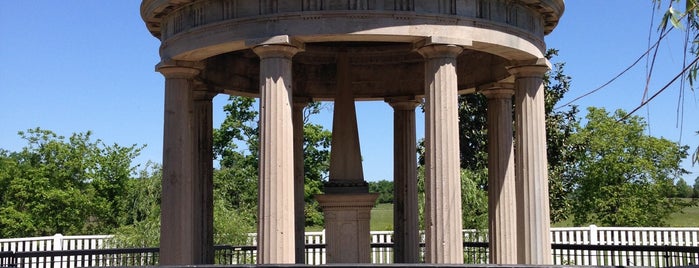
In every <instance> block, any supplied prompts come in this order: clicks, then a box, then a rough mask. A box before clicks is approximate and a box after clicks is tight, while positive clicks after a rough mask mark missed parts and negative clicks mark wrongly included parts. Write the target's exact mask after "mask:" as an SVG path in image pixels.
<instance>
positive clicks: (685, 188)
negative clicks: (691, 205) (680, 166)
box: [674, 179, 694, 198]
mask: <svg viewBox="0 0 699 268" xmlns="http://www.w3.org/2000/svg"><path fill="white" fill-rule="evenodd" d="M675 192H676V194H675V196H674V197H680V198H692V197H694V189H692V187H691V186H689V184H687V182H686V181H684V180H683V179H679V180H677V183H675Z"/></svg>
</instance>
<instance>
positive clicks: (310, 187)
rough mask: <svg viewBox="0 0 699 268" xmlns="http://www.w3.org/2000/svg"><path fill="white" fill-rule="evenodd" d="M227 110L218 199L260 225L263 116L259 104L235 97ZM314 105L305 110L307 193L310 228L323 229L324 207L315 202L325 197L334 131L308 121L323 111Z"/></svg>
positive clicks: (217, 147)
mask: <svg viewBox="0 0 699 268" xmlns="http://www.w3.org/2000/svg"><path fill="white" fill-rule="evenodd" d="M229 101H230V102H229V103H228V104H226V105H225V106H224V111H225V112H226V119H225V120H224V121H223V123H222V124H221V126H220V127H219V128H217V129H215V130H214V153H215V155H216V157H217V158H218V159H219V160H220V164H221V169H220V170H219V171H217V172H215V173H216V174H215V175H214V178H215V179H214V185H215V189H216V191H217V192H218V194H217V195H216V196H218V197H220V198H223V199H224V200H225V202H226V204H229V206H230V207H231V208H235V210H236V211H237V212H239V214H240V215H244V216H246V219H247V221H249V222H252V223H254V222H255V221H256V217H257V216H256V215H257V214H256V213H255V211H257V198H258V187H257V177H258V151H259V124H258V122H259V112H258V111H257V110H256V105H257V104H256V100H255V99H253V98H247V97H238V96H231V97H230V98H229ZM322 109H323V108H322V105H321V104H320V103H311V104H310V105H308V106H307V107H306V109H305V110H304V145H303V148H304V173H305V178H304V182H305V185H304V192H305V201H306V206H305V209H304V213H305V214H306V226H313V225H322V224H323V215H322V213H321V212H320V206H319V205H318V203H317V201H315V199H313V196H314V195H316V194H320V193H322V186H323V181H324V180H325V179H326V176H327V171H328V167H329V163H330V151H329V148H330V138H331V133H330V131H328V130H326V129H323V127H322V126H321V125H317V124H310V123H308V119H309V117H310V116H312V115H313V114H317V113H318V112H320V111H321V110H322Z"/></svg>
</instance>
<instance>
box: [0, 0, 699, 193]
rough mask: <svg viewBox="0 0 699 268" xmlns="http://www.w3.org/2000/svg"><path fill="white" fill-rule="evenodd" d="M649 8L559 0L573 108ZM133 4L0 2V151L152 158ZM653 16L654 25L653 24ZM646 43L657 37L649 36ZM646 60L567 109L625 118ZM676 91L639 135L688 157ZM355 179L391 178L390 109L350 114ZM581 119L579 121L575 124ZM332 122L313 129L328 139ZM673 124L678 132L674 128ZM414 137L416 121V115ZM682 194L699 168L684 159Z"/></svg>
mask: <svg viewBox="0 0 699 268" xmlns="http://www.w3.org/2000/svg"><path fill="white" fill-rule="evenodd" d="M650 2H651V1H650V0H584V1H582V0H569V1H566V13H565V14H564V16H563V18H562V19H561V22H560V24H559V25H558V27H557V28H556V30H555V31H554V32H553V33H552V34H550V35H549V36H547V39H546V41H547V44H548V46H549V47H551V48H557V49H559V50H560V54H559V56H558V57H557V58H555V59H554V62H556V61H564V62H566V67H565V72H566V74H568V75H570V76H571V77H572V78H573V84H572V88H571V90H570V92H569V93H568V95H567V97H566V99H565V100H564V101H563V102H567V100H572V99H573V98H575V97H577V96H580V95H582V94H584V93H586V92H588V91H590V90H592V89H594V88H597V87H598V86H599V85H601V84H603V83H605V82H606V81H608V80H609V79H611V78H612V77H614V76H616V75H617V74H618V73H619V72H621V71H622V70H624V69H625V68H626V67H627V66H629V65H630V64H631V63H633V61H635V60H636V58H638V57H639V56H640V55H641V54H642V53H643V52H644V51H645V50H646V48H647V46H648V34H649V27H650V23H651V14H652V9H651V4H650ZM139 5H140V1H137V0H120V1H94V0H73V1H68V2H66V1H54V0H51V1H48V0H33V1H18V0H15V1H12V0H8V1H0V108H1V110H0V148H3V149H7V150H12V151H14V150H20V149H21V148H22V146H24V145H25V143H24V141H22V140H21V139H20V138H19V136H18V135H17V131H20V130H26V129H29V128H34V127H41V128H44V129H49V130H53V131H55V132H57V133H58V134H61V135H65V136H69V135H70V134H71V133H73V132H84V131H88V130H91V131H93V133H94V137H96V138H100V139H102V140H104V141H105V142H107V143H118V144H120V145H130V144H147V148H146V149H145V150H144V151H143V153H142V155H141V156H140V157H139V158H138V159H137V161H138V162H146V161H148V160H152V161H155V162H161V159H162V129H163V85H164V83H163V78H162V76H161V75H160V74H159V73H157V72H155V71H154V66H155V64H156V63H157V62H158V61H159V56H158V45H159V42H158V40H157V39H156V38H154V37H152V36H151V35H150V34H149V33H148V31H147V30H146V27H145V25H144V24H143V22H142V21H141V18H140V15H139ZM659 16H660V15H656V18H655V19H656V22H657V20H658V19H659ZM652 34H653V38H654V39H655V38H657V34H656V31H655V28H653V30H652ZM683 35H684V33H683V32H681V31H677V30H675V31H673V33H672V34H671V35H670V37H669V38H667V39H666V40H665V41H663V42H662V44H661V49H660V50H659V53H658V59H657V60H656V67H655V70H654V73H653V78H652V79H651V83H650V87H649V95H652V94H653V93H655V92H656V91H658V90H659V89H660V88H662V87H663V86H664V85H665V84H666V83H667V82H669V81H670V79H672V77H674V76H675V75H676V74H677V73H678V72H679V71H680V70H681V65H682V60H683V59H682V55H683V47H682V43H683V39H682V38H683ZM645 77H646V61H645V60H643V61H641V63H639V64H638V65H637V66H636V67H635V68H633V69H632V70H630V71H629V72H628V73H627V74H626V75H624V76H622V77H621V78H619V79H618V80H617V81H616V82H614V83H613V84H611V85H609V86H607V87H605V88H604V89H603V90H601V91H599V92H597V93H596V94H593V95H591V96H588V97H586V98H583V99H581V100H580V101H577V102H576V103H575V104H576V105H578V106H580V107H581V108H582V110H584V107H587V106H598V107H605V108H607V110H610V111H611V110H615V109H624V110H626V111H630V110H632V109H634V108H636V106H638V105H639V104H640V103H641V101H642V97H643V91H644V88H645V80H646V79H645ZM680 92H681V91H680V87H679V83H675V84H673V85H671V86H670V87H669V88H668V89H667V90H666V91H664V92H663V93H662V94H660V96H659V97H658V98H656V99H655V100H653V101H652V102H651V103H650V105H649V106H648V107H647V108H643V109H641V110H639V112H637V114H638V115H641V116H644V117H646V118H647V120H648V123H649V126H650V134H651V135H654V136H658V137H661V136H662V137H665V138H667V139H670V140H673V141H678V140H679V141H681V143H682V144H686V145H690V146H691V147H692V148H695V147H696V146H698V145H699V136H697V135H696V134H694V131H697V130H699V120H697V115H699V104H698V99H699V98H698V97H697V95H696V93H694V92H692V91H689V90H686V89H685V90H684V93H685V95H684V100H683V101H682V103H683V106H684V108H683V111H684V117H683V118H679V117H678V116H677V112H676V111H677V108H678V99H679V97H680ZM225 102H226V96H223V95H221V96H218V97H217V98H216V99H215V101H214V106H215V107H214V110H215V114H214V120H215V122H214V125H215V126H217V125H218V124H220V122H221V121H222V120H223V117H224V114H223V112H222V106H223V105H224V104H225ZM357 113H358V114H357V116H358V119H359V129H360V139H361V141H360V143H361V146H362V152H363V159H364V163H363V164H364V171H365V178H366V179H367V180H380V179H388V180H391V179H392V176H393V175H392V174H393V171H392V158H393V153H392V150H393V149H392V144H393V143H392V137H393V135H392V110H391V109H390V107H389V106H388V105H387V104H385V103H382V102H371V103H357ZM581 115H582V114H581ZM331 118H332V115H331V114H330V112H329V111H327V112H325V114H322V115H320V116H318V117H316V118H315V119H314V120H315V121H316V122H320V123H323V124H326V125H327V128H328V129H330V123H329V122H330V120H331ZM680 119H681V120H683V124H682V126H683V127H682V128H680V127H679V125H680V124H679V123H678V120H680ZM417 125H418V136H420V137H422V136H423V133H424V130H423V127H422V126H423V121H422V116H421V115H420V114H418V122H417ZM683 166H684V167H685V168H686V169H688V170H690V171H691V172H693V173H694V174H691V175H688V176H686V177H685V179H686V180H687V181H688V183H690V184H691V183H693V181H694V178H696V177H697V176H699V166H694V167H692V165H691V163H690V162H689V161H688V160H687V161H685V162H683Z"/></svg>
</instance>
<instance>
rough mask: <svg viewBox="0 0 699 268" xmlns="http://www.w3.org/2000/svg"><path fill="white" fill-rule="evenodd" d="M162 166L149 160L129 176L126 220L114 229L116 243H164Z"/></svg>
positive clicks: (120, 245)
mask: <svg viewBox="0 0 699 268" xmlns="http://www.w3.org/2000/svg"><path fill="white" fill-rule="evenodd" d="M161 181H162V167H161V166H160V165H159V164H155V163H152V162H148V163H147V164H146V166H145V167H144V168H143V169H142V170H140V171H139V172H138V176H136V177H135V178H133V179H131V180H129V183H128V185H129V191H128V194H127V196H126V198H125V200H126V214H125V224H123V225H121V226H120V227H119V228H117V229H116V230H115V231H114V239H112V241H110V243H111V244H112V245H113V246H115V247H157V246H158V245H160V196H161V193H162V183H161Z"/></svg>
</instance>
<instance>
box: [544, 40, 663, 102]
mask: <svg viewBox="0 0 699 268" xmlns="http://www.w3.org/2000/svg"><path fill="white" fill-rule="evenodd" d="M672 29H673V28H670V30H668V31H666V32H665V34H663V35H661V36H660V37H659V38H658V41H657V42H655V44H653V45H652V46H651V47H650V48H648V49H647V50H646V52H644V53H643V54H641V56H639V57H638V58H637V59H636V60H635V61H634V62H633V63H632V64H631V65H629V67H626V69H624V70H623V71H621V72H620V73H619V74H617V75H616V76H614V77H613V78H612V79H610V80H609V81H607V82H606V83H604V84H602V85H601V86H599V87H597V88H595V89H593V90H590V91H588V92H587V93H585V94H583V95H580V96H578V97H576V98H575V99H573V100H571V101H569V102H567V103H565V104H563V105H560V106H558V107H556V108H554V110H558V109H561V108H563V107H566V106H569V105H571V104H572V103H574V102H576V101H578V100H580V99H582V98H584V97H587V96H589V95H591V94H594V93H595V92H597V91H600V90H601V89H603V88H605V87H606V86H608V85H609V84H611V83H612V82H614V81H615V80H616V79H617V78H619V77H621V76H622V75H624V74H625V73H626V72H628V71H629V70H631V68H633V67H634V66H636V64H638V63H639V62H640V61H641V60H642V59H643V58H644V57H646V55H648V53H650V51H651V50H652V49H653V48H654V47H656V46H658V45H659V44H660V41H662V39H663V38H665V37H666V36H667V35H668V33H670V32H671V31H672Z"/></svg>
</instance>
